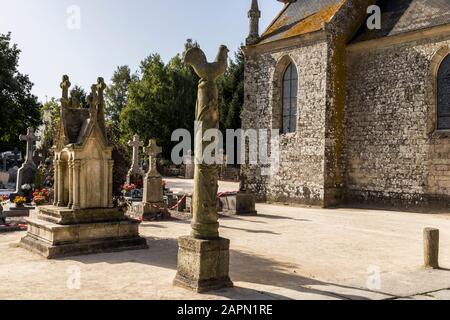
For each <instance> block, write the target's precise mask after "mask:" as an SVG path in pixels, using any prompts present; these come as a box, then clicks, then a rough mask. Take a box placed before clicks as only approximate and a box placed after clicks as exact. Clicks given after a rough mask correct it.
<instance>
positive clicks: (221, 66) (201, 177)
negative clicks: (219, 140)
mask: <svg viewBox="0 0 450 320" xmlns="http://www.w3.org/2000/svg"><path fill="white" fill-rule="evenodd" d="M228 52H229V51H228V49H227V47H226V46H221V47H220V49H219V54H218V55H217V58H216V61H215V62H212V63H209V62H208V61H207V59H206V56H205V54H204V53H203V51H202V50H201V49H200V48H192V49H190V50H188V51H187V52H186V55H185V57H184V61H185V63H187V64H189V65H191V66H192V67H193V68H194V70H195V72H196V73H197V75H198V76H199V77H200V78H201V79H200V82H199V85H198V97H197V106H196V116H195V118H196V121H197V122H198V123H200V124H201V125H200V126H196V132H195V139H196V143H195V155H196V159H200V160H201V161H200V163H199V162H197V160H196V165H195V182H194V194H193V197H192V236H193V237H194V238H196V239H216V238H218V237H219V223H218V219H219V216H218V214H217V207H216V205H217V191H218V182H217V181H218V167H217V166H214V165H208V164H205V163H204V162H203V161H204V158H203V155H204V154H203V153H204V151H205V149H206V148H207V147H208V145H209V144H210V142H207V141H204V140H203V136H204V133H205V132H206V131H207V130H210V129H219V91H218V89H217V84H216V80H217V78H218V77H220V76H221V75H222V74H224V73H225V71H226V69H227V67H228ZM200 131H201V132H200ZM200 133H201V134H200ZM200 154H201V156H200V157H199V155H200Z"/></svg>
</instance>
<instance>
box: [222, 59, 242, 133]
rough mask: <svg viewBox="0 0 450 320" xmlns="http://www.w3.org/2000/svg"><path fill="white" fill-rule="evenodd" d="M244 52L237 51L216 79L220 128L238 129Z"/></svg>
mask: <svg viewBox="0 0 450 320" xmlns="http://www.w3.org/2000/svg"><path fill="white" fill-rule="evenodd" d="M244 63H245V60H244V54H243V53H242V52H241V51H238V52H237V53H236V55H235V60H234V61H233V60H230V64H229V67H228V69H227V71H226V72H225V75H224V76H223V77H221V78H220V79H219V81H218V86H219V110H220V128H221V129H222V130H225V129H239V128H240V127H241V111H242V107H243V103H244Z"/></svg>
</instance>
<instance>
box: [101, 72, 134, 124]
mask: <svg viewBox="0 0 450 320" xmlns="http://www.w3.org/2000/svg"><path fill="white" fill-rule="evenodd" d="M131 81H132V76H131V71H130V68H129V67H128V66H120V67H117V69H116V71H115V72H114V74H113V76H112V78H111V84H110V85H109V86H108V88H107V89H106V91H105V96H106V110H105V113H106V118H107V119H108V120H110V121H112V122H113V123H115V124H118V123H119V120H120V113H121V112H122V109H123V108H124V107H125V106H126V105H127V103H128V86H129V84H130V83H131Z"/></svg>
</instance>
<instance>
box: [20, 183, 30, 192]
mask: <svg viewBox="0 0 450 320" xmlns="http://www.w3.org/2000/svg"><path fill="white" fill-rule="evenodd" d="M20 188H21V189H22V191H31V189H33V186H32V185H31V184H24V185H22V186H21V187H20Z"/></svg>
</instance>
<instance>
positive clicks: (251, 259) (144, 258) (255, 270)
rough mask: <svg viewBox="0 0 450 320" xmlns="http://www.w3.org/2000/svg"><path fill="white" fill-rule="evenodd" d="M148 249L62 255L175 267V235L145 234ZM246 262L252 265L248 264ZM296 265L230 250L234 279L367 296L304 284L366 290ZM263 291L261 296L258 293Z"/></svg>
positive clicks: (242, 292)
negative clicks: (318, 277) (313, 274)
mask: <svg viewBox="0 0 450 320" xmlns="http://www.w3.org/2000/svg"><path fill="white" fill-rule="evenodd" d="M147 242H148V245H149V247H150V248H149V249H148V250H138V251H128V252H122V253H121V254H120V255H117V254H113V253H112V254H106V253H105V254H97V255H88V256H80V257H74V258H67V259H61V260H63V261H77V262H80V263H83V264H96V263H110V264H122V263H130V262H131V263H139V264H143V265H149V266H155V267H160V268H165V269H170V270H176V269H177V255H178V243H177V240H176V239H163V238H153V237H148V238H147ZM249 266H252V267H251V268H249ZM296 268H297V266H296V265H292V264H288V263H283V262H279V261H275V260H272V259H268V258H266V257H261V256H258V255H255V254H252V253H247V252H242V251H236V250H232V251H231V266H230V269H231V271H230V276H231V278H232V280H233V281H234V282H235V283H237V282H247V283H253V284H260V285H267V286H273V287H278V288H284V289H289V290H292V291H296V292H299V293H304V294H316V295H320V296H323V297H329V298H335V299H355V300H367V298H366V297H363V296H358V295H347V294H346V295H345V296H343V295H339V294H336V293H334V292H329V291H326V290H319V289H312V288H307V287H305V286H324V287H326V286H333V287H340V288H346V289H355V290H360V291H366V290H363V289H360V288H353V287H347V286H342V285H337V284H332V283H326V282H322V281H319V280H315V279H310V278H307V277H303V276H300V275H298V274H295V273H294V270H295V269H296ZM211 294H213V295H216V296H220V297H226V298H232V299H236V298H237V297H242V299H246V298H248V297H249V296H250V297H255V296H259V298H260V299H281V300H289V299H291V298H289V297H286V296H282V295H279V294H277V293H272V292H266V291H259V290H253V289H248V288H242V287H235V288H231V289H224V290H218V291H215V292H212V293H211ZM261 295H263V296H261Z"/></svg>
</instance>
